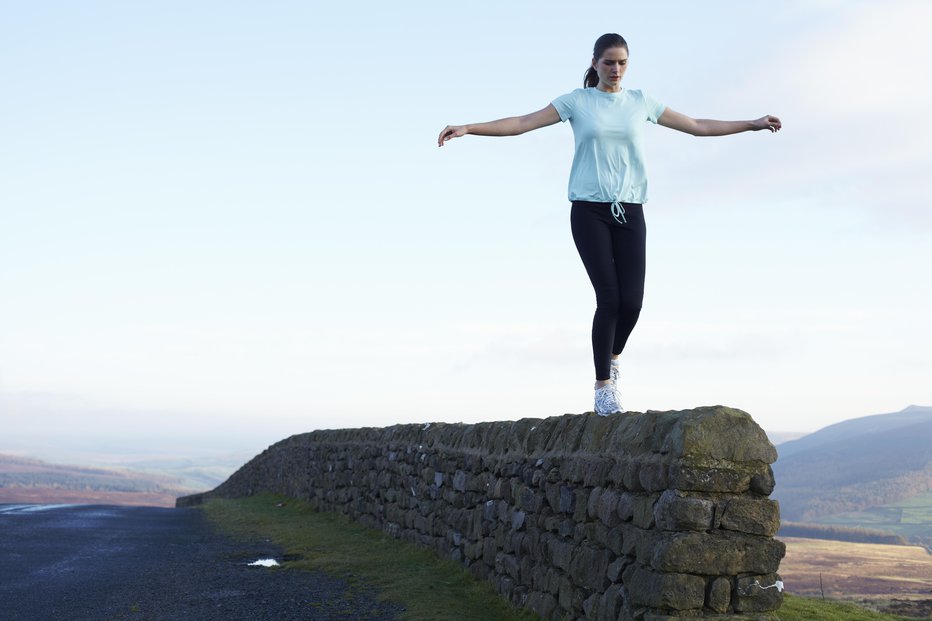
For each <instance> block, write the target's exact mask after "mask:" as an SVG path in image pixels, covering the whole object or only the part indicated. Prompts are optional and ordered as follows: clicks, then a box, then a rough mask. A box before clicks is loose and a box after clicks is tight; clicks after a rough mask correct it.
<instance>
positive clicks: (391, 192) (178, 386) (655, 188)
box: [0, 0, 932, 452]
mask: <svg viewBox="0 0 932 621" xmlns="http://www.w3.org/2000/svg"><path fill="white" fill-rule="evenodd" d="M736 6H737V5H736V4H735V3H733V2H723V1H722V2H704V3H701V4H696V3H693V2H686V1H683V2H658V3H641V2H638V3H634V2H617V1H612V2H580V3H572V4H567V3H557V2H541V1H539V0H537V1H534V2H531V1H516V2H507V3H499V2H476V3H470V4H468V5H464V4H462V3H448V2H432V3H409V4H402V5H397V4H389V3H380V2H373V1H363V2H348V3H327V4H323V3H318V2H297V1H295V2H276V1H271V2H263V3H243V2H232V3H231V2H197V3H190V2H158V3H156V2H150V3H121V2H98V1H93V0H92V1H90V2H80V3H79V2H42V3H25V2H0V79H2V84H3V96H2V97H0V451H2V450H4V449H5V448H9V445H11V444H16V443H17V442H19V443H20V444H19V445H20V446H22V443H24V442H25V443H26V444H27V445H29V443H35V447H36V451H37V452H41V451H40V449H41V448H42V447H41V444H42V442H44V440H43V438H48V437H53V436H54V437H58V438H64V439H69V440H71V441H73V442H76V443H77V442H83V443H84V444H86V445H87V446H92V445H93V444H94V442H98V441H103V440H104V439H108V440H110V441H116V442H119V441H120V440H121V439H122V438H131V437H132V438H152V439H153V440H152V441H153V442H154V443H156V444H157V443H158V442H166V443H170V442H174V441H176V440H177V438H179V437H181V436H188V437H189V438H191V439H192V442H193V443H194V444H197V443H198V442H201V441H203V442H207V440H208V438H214V439H219V441H221V442H224V441H227V440H229V442H230V443H231V445H232V444H234V443H239V444H240V445H243V446H247V447H253V446H254V447H255V448H257V449H261V448H263V447H264V446H265V445H267V444H269V443H271V442H274V441H276V440H278V439H281V438H282V437H285V436H287V435H289V434H291V433H299V432H304V431H310V430H313V429H318V428H333V427H359V426H383V425H390V424H395V423H402V422H422V421H449V422H454V421H464V422H476V421H487V420H511V419H518V418H522V417H546V416H552V415H559V414H563V413H567V412H583V411H586V410H591V409H592V382H593V379H594V375H593V369H592V362H591V350H590V345H589V331H590V328H591V318H592V312H593V310H594V308H595V297H594V294H593V292H592V289H591V286H590V284H589V281H588V279H587V277H586V273H585V270H584V269H583V267H582V264H581V262H580V261H579V258H578V255H577V254H576V250H575V247H574V245H573V241H572V237H571V235H570V230H569V203H568V201H567V198H566V185H567V179H568V174H569V167H570V163H571V160H572V151H573V138H572V130H571V128H570V127H569V124H558V125H556V126H553V127H549V128H544V129H542V130H539V131H537V132H534V133H531V134H527V135H524V136H520V137H513V138H484V137H476V136H466V137H464V138H460V139H457V140H454V141H453V142H451V143H449V144H448V145H447V146H445V147H444V148H443V149H438V148H437V146H436V138H437V134H438V133H439V132H440V130H441V129H442V128H443V127H444V125H446V124H448V123H450V124H453V123H467V122H479V121H487V120H492V119H495V118H501V117H504V116H511V115H516V114H524V113H528V112H532V111H534V110H538V109H540V108H542V107H544V106H546V105H547V104H548V103H549V102H550V101H552V100H553V99H554V98H556V97H557V96H559V95H561V94H563V93H566V92H569V91H571V90H573V89H575V88H577V87H578V86H580V85H581V80H582V75H583V72H584V70H585V69H586V67H587V65H588V63H589V60H590V56H591V50H592V44H593V42H594V41H595V39H596V38H597V37H598V36H599V35H601V34H603V33H604V32H618V33H620V34H622V35H623V36H624V37H625V38H626V39H627V40H628V42H629V45H630V66H629V69H628V72H627V74H626V76H625V78H624V82H623V83H622V86H623V87H626V88H641V89H643V90H645V91H647V92H649V93H650V94H651V95H652V96H653V97H654V98H655V99H657V100H659V101H661V102H662V103H664V104H666V105H668V106H669V107H671V108H673V109H675V110H678V111H680V112H683V113H686V114H689V115H691V116H694V117H704V118H718V119H726V120H733V119H750V118H756V117H759V116H762V115H764V114H768V113H770V114H775V115H778V116H779V117H780V118H781V119H782V120H783V123H784V130H783V131H782V132H780V133H778V134H776V135H771V134H770V133H767V132H756V133H747V134H742V135H738V136H731V137H722V138H694V137H691V136H687V135H685V134H681V133H678V132H674V131H672V130H669V129H665V128H662V127H659V126H656V127H649V128H647V129H648V131H647V161H648V170H649V175H650V183H651V193H650V200H649V202H648V204H647V206H646V218H647V224H648V274H647V288H646V297H645V303H644V309H643V311H642V313H641V319H640V322H639V324H638V326H637V327H636V328H635V331H634V333H633V335H632V337H631V340H630V341H629V347H628V349H627V350H626V352H625V354H624V359H625V360H624V365H623V378H622V384H621V389H622V403H623V404H624V406H625V407H626V408H627V409H629V410H634V411H644V410H647V409H653V410H667V409H680V408H690V407H696V406H701V405H713V404H724V405H729V406H733V407H737V408H741V409H743V410H746V411H748V412H749V413H751V415H752V416H754V418H755V419H756V420H757V421H758V422H759V423H760V424H761V426H762V427H764V428H765V429H768V430H773V431H811V430H815V429H817V428H820V427H823V426H825V425H827V424H830V423H833V422H837V421H839V420H843V419H846V418H854V417H858V416H865V415H869V414H877V413H881V412H890V411H896V410H899V409H902V408H903V407H905V406H907V405H909V404H911V403H915V404H920V405H932V359H930V352H932V324H930V321H929V317H930V316H932V284H930V283H932V278H930V273H929V272H930V266H932V243H930V241H932V209H930V207H932V180H930V171H932V123H930V117H929V111H930V110H932V82H930V81H929V80H928V77H927V76H928V68H929V67H930V66H932V39H930V38H929V37H928V34H927V32H926V31H927V27H928V24H930V23H932V3H928V2H923V1H917V2H907V1H890V2H855V1H851V2H832V1H811V0H800V1H799V2H779V3H763V2H754V3H742V4H741V5H740V10H738V9H736V8H735V7H736Z"/></svg>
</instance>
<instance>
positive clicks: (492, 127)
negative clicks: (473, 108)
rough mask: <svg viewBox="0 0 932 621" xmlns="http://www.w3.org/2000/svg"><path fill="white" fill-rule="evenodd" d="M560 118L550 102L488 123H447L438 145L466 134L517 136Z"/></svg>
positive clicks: (550, 123)
mask: <svg viewBox="0 0 932 621" xmlns="http://www.w3.org/2000/svg"><path fill="white" fill-rule="evenodd" d="M559 120H560V115H559V114H558V113H557V109H556V108H554V107H553V104H548V105H547V107H546V108H543V109H542V110H538V111H537V112H532V113H530V114H525V115H524V116H510V117H508V118H507V119H499V120H497V121H489V122H488V123H472V124H470V125H447V126H446V127H444V128H443V131H442V132H440V137H439V138H438V139H437V146H438V147H442V146H443V143H444V142H446V141H447V140H449V139H450V138H459V137H460V136H465V135H466V134H475V135H477V136H517V135H519V134H523V133H525V132H529V131H532V130H535V129H540V128H541V127H547V126H548V125H553V124H554V123H556V122H557V121H559Z"/></svg>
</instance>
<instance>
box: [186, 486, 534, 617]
mask: <svg viewBox="0 0 932 621" xmlns="http://www.w3.org/2000/svg"><path fill="white" fill-rule="evenodd" d="M280 502H284V503H286V505H285V506H284V507H276V504H278V503H280ZM204 510H205V511H206V513H207V516H208V518H209V519H210V520H211V522H213V523H214V524H215V525H217V526H218V527H219V528H220V529H221V530H223V531H225V532H228V533H230V534H232V535H233V536H236V537H240V538H245V539H248V538H256V537H261V538H266V539H270V540H271V541H272V542H274V543H275V544H277V545H278V546H280V547H282V548H283V549H284V551H285V553H286V554H287V555H289V556H292V555H296V556H298V557H300V560H294V561H288V562H286V563H285V564H284V565H285V567H286V568H294V569H312V570H323V571H326V572H328V573H330V574H331V575H334V576H336V577H346V576H348V575H351V578H350V580H349V581H350V582H351V583H353V582H355V581H357V580H358V581H359V582H361V583H362V584H364V585H371V586H373V587H375V588H376V589H377V590H378V591H379V596H380V597H381V598H383V599H385V600H388V601H392V602H396V603H399V604H401V605H402V606H404V608H405V613H404V616H405V618H407V619H410V620H412V621H540V617H539V616H537V615H535V614H534V613H532V612H530V611H526V610H519V609H517V608H515V607H514V606H511V605H510V604H509V603H508V602H506V601H505V600H504V599H502V598H501V597H499V595H498V594H497V593H495V591H494V590H493V589H492V586H491V584H489V583H486V582H484V581H479V580H477V579H476V578H474V577H473V576H472V574H469V573H468V572H466V571H464V570H463V567H462V566H461V565H459V564H458V563H455V562H453V561H450V560H443V559H440V558H438V557H437V556H436V554H435V553H434V552H432V551H430V550H426V549H422V548H418V547H416V546H414V545H411V544H407V543H405V542H402V541H399V540H397V539H394V538H392V537H389V536H388V535H385V534H384V533H382V532H380V531H376V530H373V529H371V528H368V527H366V526H363V525H361V524H357V523H355V522H352V521H350V520H348V519H347V518H345V517H343V516H341V515H336V514H330V513H323V512H320V513H318V512H316V511H314V510H313V509H311V508H310V507H309V506H308V505H307V504H305V503H302V502H299V501H296V500H294V499H286V498H279V497H276V496H271V495H261V496H254V497H251V498H243V499H237V500H224V499H213V500H211V501H209V502H208V503H207V504H206V505H204Z"/></svg>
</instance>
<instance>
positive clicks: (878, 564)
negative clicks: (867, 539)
mask: <svg viewBox="0 0 932 621" xmlns="http://www.w3.org/2000/svg"><path fill="white" fill-rule="evenodd" d="M780 539H781V540H782V541H783V542H784V543H786V557H785V558H784V559H783V562H782V563H781V564H780V576H781V577H782V578H783V581H784V583H785V584H786V589H787V591H789V592H790V593H793V594H795V595H804V596H808V597H821V594H822V590H824V593H825V597H826V599H833V600H845V601H855V602H860V603H864V604H868V605H870V606H871V607H874V608H877V609H880V610H883V611H885V612H897V613H899V614H910V615H921V616H925V615H928V614H929V613H930V612H932V555H930V554H929V553H928V552H926V551H925V549H923V548H921V547H919V546H895V545H883V544H875V543H851V542H846V541H828V540H824V539H802V538H797V537H781V538H780ZM820 577H821V583H822V584H821V588H820V584H819V582H820Z"/></svg>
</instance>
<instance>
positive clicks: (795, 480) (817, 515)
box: [773, 406, 932, 539]
mask: <svg viewBox="0 0 932 621" xmlns="http://www.w3.org/2000/svg"><path fill="white" fill-rule="evenodd" d="M777 453H778V455H779V457H778V459H777V461H776V463H774V465H773V470H774V475H775V477H776V481H777V486H776V489H775V490H774V494H773V495H774V497H775V498H776V499H777V500H779V501H780V513H781V517H782V519H783V520H785V521H793V522H822V523H844V522H841V521H839V520H834V521H833V520H830V519H827V516H837V515H839V514H848V513H852V512H861V511H865V510H870V509H871V508H876V507H880V506H881V505H891V504H895V503H898V502H902V501H905V500H908V499H911V498H916V497H920V496H922V495H923V494H925V493H927V492H929V491H930V490H932V407H920V406H910V407H908V408H906V409H904V410H902V411H900V412H894V413H891V414H879V415H876V416H866V417H864V418H857V419H852V420H847V421H843V422H841V423H837V424H834V425H831V426H829V427H826V428H824V429H821V430H819V431H816V432H815V433H812V434H809V435H807V436H805V437H803V438H800V439H798V440H792V441H789V442H785V443H783V444H779V445H778V446H777ZM915 514H916V513H915V512H913V515H915ZM856 522H857V520H854V521H852V522H851V524H852V525H857V524H856ZM920 522H921V521H920ZM875 526H876V525H875ZM894 530H895V529H894ZM897 532H907V531H905V530H898V531H897ZM908 533H909V534H911V535H914V536H917V537H919V538H920V539H924V538H926V537H932V524H929V523H926V524H924V525H923V524H922V523H919V524H910V528H909V529H908Z"/></svg>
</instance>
